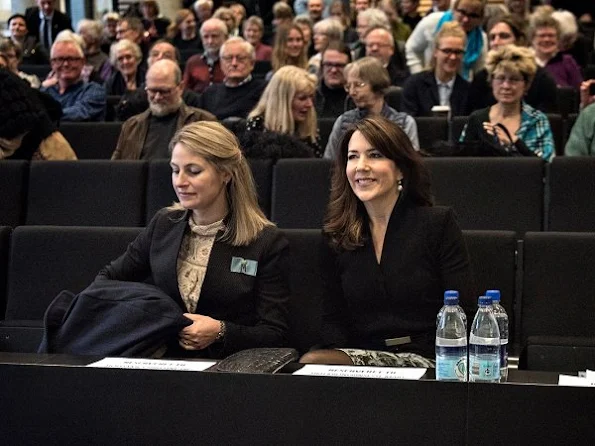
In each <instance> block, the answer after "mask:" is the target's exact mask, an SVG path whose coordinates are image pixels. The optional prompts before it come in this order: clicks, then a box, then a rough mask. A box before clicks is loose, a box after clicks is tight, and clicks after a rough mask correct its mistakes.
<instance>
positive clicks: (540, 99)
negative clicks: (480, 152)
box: [469, 15, 558, 113]
mask: <svg viewBox="0 0 595 446" xmlns="http://www.w3.org/2000/svg"><path fill="white" fill-rule="evenodd" d="M487 33H488V40H489V42H490V50H497V49H499V48H502V47H503V46H505V45H517V46H526V45H527V38H526V36H525V33H524V31H523V22H522V21H520V20H519V19H518V18H517V17H515V16H512V15H505V16H502V17H494V18H493V19H491V20H490V21H489V22H488V27H487ZM557 94H558V92H557V87H556V81H555V80H554V78H553V77H552V76H551V75H550V74H549V73H548V72H547V70H545V69H544V68H543V67H540V66H537V71H536V72H535V77H534V78H533V82H531V86H530V87H529V89H528V90H527V94H526V95H525V98H524V100H525V102H527V104H529V105H530V106H531V107H533V108H536V109H537V110H540V111H542V112H544V113H555V112H556V111H557V110H558V103H557ZM495 103H496V99H495V98H494V95H493V94H492V86H491V85H490V83H489V82H488V70H487V69H485V68H484V69H483V70H481V71H479V72H477V73H476V75H475V77H474V78H473V81H472V82H471V90H470V92H469V110H470V111H474V110H479V109H480V108H486V107H488V106H490V105H493V104H495Z"/></svg>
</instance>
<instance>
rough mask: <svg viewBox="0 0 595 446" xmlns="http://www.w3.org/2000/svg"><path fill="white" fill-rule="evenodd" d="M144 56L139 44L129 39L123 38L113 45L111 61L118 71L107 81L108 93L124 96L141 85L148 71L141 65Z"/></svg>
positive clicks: (106, 90) (106, 88)
mask: <svg viewBox="0 0 595 446" xmlns="http://www.w3.org/2000/svg"><path fill="white" fill-rule="evenodd" d="M142 57H143V55H142V53H141V51H140V48H139V46H138V45H137V44H136V43H134V42H131V41H130V40H128V39H122V40H120V41H118V42H116V43H114V44H113V45H112V48H111V50H110V61H111V63H112V65H113V66H114V67H115V68H116V71H115V72H114V74H112V75H111V76H110V78H109V79H108V80H107V81H106V83H105V92H106V94H107V95H116V96H122V95H123V94H125V93H126V92H127V91H134V90H136V89H137V88H139V87H140V86H141V84H142V83H143V82H144V80H145V72H146V71H145V69H144V68H143V66H142V65H140V63H141V61H142Z"/></svg>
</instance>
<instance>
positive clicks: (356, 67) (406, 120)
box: [324, 57, 419, 159]
mask: <svg viewBox="0 0 595 446" xmlns="http://www.w3.org/2000/svg"><path fill="white" fill-rule="evenodd" d="M345 77H346V82H345V90H346V91H347V93H349V96H350V97H351V99H353V102H355V106H356V107H357V108H355V109H353V110H349V111H346V112H345V113H343V114H342V115H341V116H339V117H338V118H337V120H336V121H335V124H334V125H333V130H332V131H331V134H330V136H329V139H328V143H327V145H326V149H325V151H324V157H325V158H329V159H335V158H336V157H337V156H338V151H339V146H340V144H341V139H342V138H343V135H344V134H345V132H347V130H348V129H349V128H350V126H351V125H353V124H354V123H357V122H359V121H361V120H362V119H364V118H365V117H366V116H368V115H381V116H383V117H385V118H387V119H388V120H390V121H393V122H394V123H396V124H397V125H398V126H399V127H401V128H402V129H403V131H404V132H405V134H406V135H407V136H408V137H409V139H410V140H411V144H413V147H415V150H419V139H418V136H417V124H416V123H415V120H414V119H413V118H412V117H411V116H409V115H408V114H406V113H401V112H398V111H396V110H395V109H394V108H391V107H389V106H388V104H387V103H386V102H385V100H384V94H385V93H386V90H387V89H388V87H389V86H390V79H389V77H388V72H387V71H386V68H384V67H383V66H382V64H381V63H380V62H379V61H378V59H375V58H374V57H363V58H361V59H358V60H356V61H354V62H352V63H350V64H349V65H347V67H345Z"/></svg>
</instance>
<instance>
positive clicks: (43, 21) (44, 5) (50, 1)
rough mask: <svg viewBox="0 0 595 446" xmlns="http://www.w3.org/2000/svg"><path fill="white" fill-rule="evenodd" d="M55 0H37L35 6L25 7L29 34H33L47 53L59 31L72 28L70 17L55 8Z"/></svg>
mask: <svg viewBox="0 0 595 446" xmlns="http://www.w3.org/2000/svg"><path fill="white" fill-rule="evenodd" d="M54 4H55V0H37V6H35V7H31V8H27V10H26V11H25V19H26V22H27V29H28V30H29V35H30V36H35V37H36V38H37V40H38V41H39V43H41V45H42V46H43V47H44V48H45V49H46V50H47V52H48V54H49V52H50V50H51V48H52V44H53V43H54V40H55V39H56V36H57V35H58V33H59V32H60V31H64V30H65V29H70V30H72V22H71V20H70V17H69V16H68V15H66V14H64V13H63V12H60V11H57V10H56V9H55V7H54V6H55V5H54Z"/></svg>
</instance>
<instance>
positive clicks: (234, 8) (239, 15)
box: [229, 2, 246, 37]
mask: <svg viewBox="0 0 595 446" xmlns="http://www.w3.org/2000/svg"><path fill="white" fill-rule="evenodd" d="M229 9H231V12H232V13H233V16H234V18H235V19H236V29H237V30H238V34H236V37H239V30H243V28H244V20H246V8H245V7H244V5H243V4H242V3H239V2H233V3H230V4H229Z"/></svg>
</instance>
